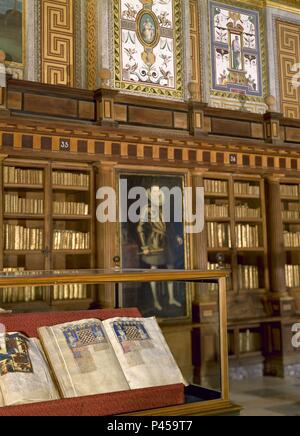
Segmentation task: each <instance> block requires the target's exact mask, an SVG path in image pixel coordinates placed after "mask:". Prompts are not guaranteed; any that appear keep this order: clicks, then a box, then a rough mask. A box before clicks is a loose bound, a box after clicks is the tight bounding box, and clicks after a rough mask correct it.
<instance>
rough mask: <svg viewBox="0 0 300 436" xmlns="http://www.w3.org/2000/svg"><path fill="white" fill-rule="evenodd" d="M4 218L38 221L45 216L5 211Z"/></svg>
mask: <svg viewBox="0 0 300 436" xmlns="http://www.w3.org/2000/svg"><path fill="white" fill-rule="evenodd" d="M3 217H4V219H5V220H17V221H18V220H24V221H29V220H30V221H39V220H44V219H45V216H44V215H35V214H24V213H23V214H21V213H17V214H13V213H6V214H4V216H3Z"/></svg>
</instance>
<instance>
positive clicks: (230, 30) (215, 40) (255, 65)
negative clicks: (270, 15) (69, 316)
mask: <svg viewBox="0 0 300 436" xmlns="http://www.w3.org/2000/svg"><path fill="white" fill-rule="evenodd" d="M259 20H260V17H259V13H258V12H256V11H252V10H246V9H240V8H236V7H233V6H227V5H225V4H221V3H215V2H211V6H210V21H211V28H212V32H211V54H212V82H213V83H212V84H213V89H215V90H222V91H229V92H239V93H243V94H246V95H253V96H261V95H262V72H261V60H260V39H259Z"/></svg>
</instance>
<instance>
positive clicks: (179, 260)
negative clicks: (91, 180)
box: [120, 174, 188, 318]
mask: <svg viewBox="0 0 300 436" xmlns="http://www.w3.org/2000/svg"><path fill="white" fill-rule="evenodd" d="M121 179H122V180H127V183H128V192H129V190H130V189H131V188H133V187H135V186H141V187H144V188H145V189H146V190H147V192H148V196H149V204H148V206H145V207H144V209H143V210H142V211H141V218H140V220H139V222H138V223H131V222H128V223H123V224H122V225H121V252H122V267H123V268H125V269H152V270H157V269H176V270H178V269H179V270H180V269H185V267H186V250H187V247H186V238H185V234H184V223H182V222H176V220H175V219H171V220H170V222H165V221H164V220H163V218H162V207H163V202H164V198H163V196H162V195H161V191H160V190H161V189H162V188H163V187H167V188H169V189H172V188H174V187H180V188H181V187H182V185H183V178H182V177H179V176H163V175H161V176H155V175H131V174H128V175H122V176H121ZM120 200H121V202H122V198H121V199H120ZM151 201H152V202H153V203H154V204H157V205H158V206H159V210H160V212H159V216H157V217H156V219H155V220H153V219H152V215H151V213H152V212H153V211H151ZM121 206H122V204H121ZM130 206H131V203H130V202H129V203H128V208H129V207H130ZM187 295H188V294H187V292H186V287H185V284H179V283H164V284H161V283H155V282H152V283H146V284H138V285H136V287H134V285H131V286H130V288H128V289H127V287H125V289H124V290H123V292H121V293H120V298H121V299H122V305H123V306H124V307H139V308H140V310H141V312H142V313H143V315H144V316H153V315H155V316H158V317H160V318H184V317H186V316H187V314H188V298H187Z"/></svg>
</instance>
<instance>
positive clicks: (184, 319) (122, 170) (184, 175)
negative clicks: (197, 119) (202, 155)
mask: <svg viewBox="0 0 300 436" xmlns="http://www.w3.org/2000/svg"><path fill="white" fill-rule="evenodd" d="M124 176H126V177H130V176H133V177H149V178H151V177H153V178H155V179H156V180H157V179H159V178H160V179H161V180H162V179H166V178H169V179H171V178H172V177H173V178H177V179H180V180H181V187H182V188H184V187H187V186H190V179H189V171H188V170H186V171H185V170H178V171H176V170H171V171H170V169H163V168H160V170H159V171H158V170H155V169H153V168H144V169H143V170H141V171H136V170H134V169H132V168H128V167H126V166H124V167H119V168H117V169H116V173H115V183H116V192H117V201H118V213H119V211H120V180H121V178H122V177H124ZM183 211H184V206H183ZM182 226H183V232H184V269H186V270H189V269H191V246H192V244H191V235H189V234H187V232H186V226H187V223H186V222H185V221H184V222H183V223H182ZM118 247H119V252H120V259H121V263H120V264H121V267H122V268H123V267H124V257H123V238H122V223H121V222H119V223H118ZM137 269H139V268H137ZM185 288H186V289H185V290H184V292H185V307H184V314H182V315H179V316H172V317H169V316H162V315H160V314H156V315H155V314H153V315H152V316H156V318H157V319H158V320H159V322H160V323H164V324H172V323H174V322H180V323H188V322H191V320H192V301H193V287H192V285H191V284H190V283H186V284H185ZM125 292H126V290H125V289H124V286H119V289H118V296H117V299H118V302H119V307H126V306H125V301H124V293H125ZM145 292H149V293H150V292H151V291H150V290H148V291H145ZM148 315H149V316H150V314H148ZM146 316H147V315H146Z"/></svg>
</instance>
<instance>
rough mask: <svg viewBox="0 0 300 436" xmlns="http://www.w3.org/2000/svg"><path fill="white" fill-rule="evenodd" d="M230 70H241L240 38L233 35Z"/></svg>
mask: <svg viewBox="0 0 300 436" xmlns="http://www.w3.org/2000/svg"><path fill="white" fill-rule="evenodd" d="M231 57H232V68H233V69H234V70H242V47H241V38H240V37H239V36H238V35H235V37H234V39H233V41H232V44H231Z"/></svg>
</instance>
